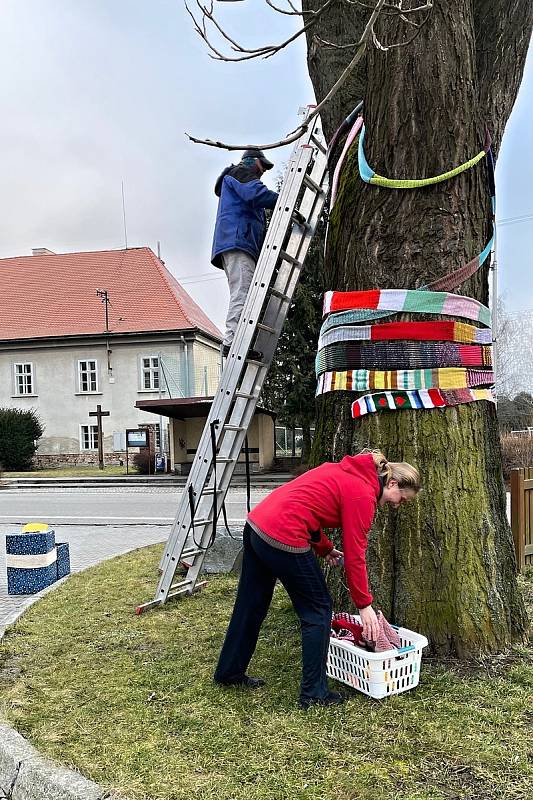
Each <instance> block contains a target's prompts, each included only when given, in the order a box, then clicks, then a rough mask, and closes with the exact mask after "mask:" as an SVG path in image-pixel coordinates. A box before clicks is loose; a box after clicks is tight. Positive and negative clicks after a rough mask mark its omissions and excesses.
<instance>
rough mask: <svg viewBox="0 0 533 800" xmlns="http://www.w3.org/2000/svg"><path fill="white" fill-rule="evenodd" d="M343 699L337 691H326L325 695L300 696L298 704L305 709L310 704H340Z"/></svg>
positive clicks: (309, 706)
mask: <svg viewBox="0 0 533 800" xmlns="http://www.w3.org/2000/svg"><path fill="white" fill-rule="evenodd" d="M345 699H346V698H345V697H343V695H342V694H339V692H328V694H327V695H326V696H325V697H300V700H299V701H298V705H299V706H300V708H303V710H304V711H307V709H308V708H311V706H340V705H341V704H342V703H344V701H345Z"/></svg>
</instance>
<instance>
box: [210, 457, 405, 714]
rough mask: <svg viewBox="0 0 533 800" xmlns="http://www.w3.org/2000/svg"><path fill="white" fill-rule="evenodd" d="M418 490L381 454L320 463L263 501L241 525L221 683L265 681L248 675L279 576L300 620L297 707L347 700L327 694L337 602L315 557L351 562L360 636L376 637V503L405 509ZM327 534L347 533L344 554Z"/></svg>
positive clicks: (348, 564)
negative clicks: (369, 560)
mask: <svg viewBox="0 0 533 800" xmlns="http://www.w3.org/2000/svg"><path fill="white" fill-rule="evenodd" d="M419 489H420V476H419V474H418V471H417V470H416V469H415V468H414V467H412V466H411V465H410V464H407V463H405V462H402V463H396V462H387V460H386V459H385V457H384V455H383V454H382V453H379V452H376V451H374V452H370V453H361V454H360V455H357V456H345V457H344V458H343V459H342V461H340V462H339V463H338V464H334V463H326V464H322V465H321V466H320V467H316V468H315V469H311V470H309V471H308V472H306V473H304V474H303V475H301V476H300V477H299V478H295V479H294V480H292V481H289V483H286V484H285V485H283V486H280V487H279V488H277V489H275V490H274V491H273V492H272V493H271V494H270V495H269V496H268V497H266V498H265V499H264V500H262V501H261V503H259V505H257V506H256V507H255V508H254V509H253V510H252V511H251V512H250V514H249V515H248V518H247V522H246V525H245V527H244V532H243V544H244V556H243V562H242V570H241V577H240V581H239V587H238V590H237V598H236V600H235V606H234V609H233V614H232V617H231V621H230V624H229V627H228V631H227V633H226V638H225V640H224V644H223V647H222V652H221V653H220V658H219V661H218V666H217V669H216V672H215V676H214V679H215V682H216V683H219V684H222V685H225V686H246V687H249V688H257V687H259V686H263V684H264V681H263V680H262V679H261V678H252V677H250V676H248V675H246V669H247V667H248V664H249V663H250V660H251V658H252V655H253V653H254V650H255V646H256V644H257V639H258V636H259V630H260V628H261V625H262V623H263V620H264V619H265V617H266V614H267V611H268V608H269V606H270V602H271V600H272V594H273V592H274V586H275V583H276V580H277V579H278V580H279V581H280V582H281V583H282V584H283V586H284V587H285V589H286V590H287V593H288V594H289V597H290V598H291V601H292V604H293V607H294V610H295V611H296V613H297V615H298V617H299V618H300V625H301V630H302V685H301V690H300V700H299V702H300V706H301V707H302V708H308V707H309V706H311V705H332V704H337V703H341V702H342V701H343V697H342V695H340V694H338V693H336V692H330V691H329V689H328V683H327V678H326V661H327V654H328V647H329V635H330V627H331V614H332V601H331V596H330V594H329V591H328V588H327V586H326V582H325V580H324V575H323V573H322V570H321V569H320V567H319V565H318V562H317V560H316V558H315V555H314V553H316V554H317V555H321V556H324V558H325V561H326V563H328V564H330V565H332V566H336V565H337V564H338V563H339V561H340V559H341V558H344V568H345V570H346V577H347V580H348V588H349V590H350V594H351V596H352V600H353V602H354V604H355V605H356V607H357V608H358V609H359V614H360V616H361V622H362V625H363V636H364V637H365V638H366V639H370V640H374V641H375V640H376V639H377V634H378V620H377V616H376V613H375V611H374V609H373V608H372V595H371V594H370V591H369V588H368V577H367V570H366V561H365V554H366V546H367V536H368V532H369V530H370V527H371V525H372V520H373V518H374V514H375V512H376V508H377V506H378V505H379V506H384V505H386V504H389V505H391V506H393V507H394V508H398V507H399V506H400V505H401V504H402V503H405V502H407V501H408V500H412V499H413V498H414V497H415V496H416V494H417V492H418V491H419ZM322 528H342V542H343V551H340V550H336V549H335V548H334V546H333V544H332V543H331V542H330V541H329V539H328V538H327V537H326V536H325V534H324V532H323V530H322ZM313 551H314V552H313Z"/></svg>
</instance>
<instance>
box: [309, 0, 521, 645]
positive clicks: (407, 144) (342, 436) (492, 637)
mask: <svg viewBox="0 0 533 800" xmlns="http://www.w3.org/2000/svg"><path fill="white" fill-rule="evenodd" d="M319 5H320V3H317V2H315V1H314V0H307V2H304V7H305V8H306V9H307V8H316V7H318V6H319ZM404 8H405V3H404ZM354 9H355V10H354ZM368 13H369V12H368V10H363V9H357V7H354V6H351V5H350V6H347V5H346V4H345V3H343V2H342V0H339V4H338V5H337V6H336V7H335V8H334V9H333V10H332V13H331V15H330V17H329V18H327V19H326V20H324V22H323V30H322V29H318V30H317V29H315V30H314V35H315V37H316V35H318V36H320V37H322V38H323V39H329V41H331V40H332V36H334V35H335V31H336V30H337V29H338V27H339V22H340V21H341V22H342V25H341V30H342V35H343V36H344V37H346V36H348V40H349V41H355V40H357V38H358V36H359V35H360V33H361V30H362V24H363V20H364V18H365V17H366V16H368ZM532 24H533V4H531V3H530V2H526V0H520V2H514V3H510V4H509V3H504V2H503V0H501V2H495V0H492V1H491V2H481V0H479V1H478V2H472V0H457V2H455V3H453V4H450V3H447V2H444V1H443V0H436V2H435V4H434V8H433V11H432V13H431V16H430V18H429V21H428V23H427V24H426V25H425V26H424V27H423V28H422V30H421V32H420V34H419V35H418V36H417V38H416V39H415V40H414V41H413V42H411V43H410V44H409V45H408V46H406V47H400V48H393V49H391V50H388V51H387V52H383V51H380V50H377V49H369V51H368V55H367V56H366V58H365V60H364V63H362V64H361V65H360V66H359V67H358V69H357V71H356V73H355V74H354V75H353V76H352V78H351V81H350V83H349V85H348V86H347V87H346V89H345V91H344V94H343V96H342V102H341V101H339V102H338V103H337V105H336V106H335V107H333V109H330V110H328V112H326V114H325V115H324V118H323V125H324V130H325V132H326V135H327V136H328V138H329V137H331V134H332V132H333V131H334V129H335V128H336V127H337V126H338V125H339V124H340V122H341V121H342V119H343V118H344V117H345V116H346V115H347V114H348V113H349V112H350V111H351V109H352V108H353V107H354V106H355V104H356V103H357V101H358V100H359V99H363V98H364V103H365V105H364V116H365V125H366V130H367V134H366V137H365V150H366V156H367V159H368V162H369V164H370V165H371V166H372V168H373V169H375V170H376V172H378V173H379V174H380V175H386V176H389V177H395V178H421V177H425V176H431V175H436V174H439V173H442V172H445V171H447V170H449V169H451V168H452V167H454V166H456V165H458V164H461V163H463V162H464V161H466V160H467V159H469V158H471V157H472V156H473V155H475V154H476V153H477V152H479V150H480V149H481V148H482V145H483V139H484V136H485V129H486V126H489V128H490V131H491V133H492V135H493V139H494V143H495V146H497V145H498V144H499V142H500V140H501V135H502V133H503V128H504V126H505V123H506V121H507V118H508V116H509V114H510V111H511V108H512V106H513V103H514V100H515V97H516V92H517V90H518V86H519V83H520V78H521V74H522V70H523V65H524V60H525V55H526V50H527V43H528V41H529V37H530V33H531V28H532ZM411 32H412V29H411V28H406V26H405V25H404V23H402V22H401V21H398V20H396V18H391V17H386V18H383V21H380V23H379V26H378V29H377V33H378V36H379V38H380V40H381V41H382V42H383V43H385V44H387V43H392V42H398V41H402V40H404V39H406V38H407V37H408V36H409V35H411ZM308 44H309V69H310V75H311V78H312V80H313V83H314V86H315V91H316V93H317V99H318V100H320V99H321V97H322V96H323V95H324V93H325V92H326V91H327V89H328V88H329V86H330V85H331V84H332V83H333V82H334V79H335V77H336V75H333V74H331V72H330V70H331V69H334V70H336V72H337V74H338V72H339V70H340V69H341V68H342V66H343V64H342V61H343V59H344V64H345V63H347V61H349V59H350V57H351V53H350V51H344V50H337V51H334V55H332V53H331V51H329V52H328V51H327V50H326V49H325V48H324V47H323V46H322V45H320V44H319V43H318V42H317V39H316V38H313V35H310V37H309V40H308ZM363 87H364V92H363ZM490 219H491V211H490V200H489V196H488V191H487V176H486V167H485V165H484V162H483V161H482V162H480V164H478V165H477V166H476V167H474V168H472V169H470V170H468V171H467V172H465V173H462V174H461V175H459V176H457V177H456V178H454V179H452V180H450V181H446V182H444V183H440V184H437V185H435V186H431V187H427V188H423V189H414V190H397V189H388V188H381V187H376V186H371V185H367V184H365V183H363V182H362V181H361V180H360V178H359V173H358V167H357V153H356V148H353V149H352V151H351V154H350V157H349V158H348V160H347V161H346V163H345V166H344V169H343V174H342V180H341V184H340V189H339V195H338V198H337V201H336V204H335V207H334V209H333V211H332V213H331V217H330V228H329V233H328V249H327V252H326V262H325V273H326V283H327V285H328V287H329V288H330V289H337V290H347V289H369V288H376V287H379V288H382V289H385V288H408V289H414V288H417V287H419V286H421V285H423V284H424V283H427V282H429V281H430V280H432V279H434V278H437V277H440V276H442V275H445V274H446V273H447V272H450V271H452V270H453V269H456V268H457V267H459V266H460V265H461V264H463V263H465V262H466V261H469V260H470V259H471V258H472V257H473V256H474V255H475V254H476V253H479V252H480V251H481V250H482V249H483V247H484V246H485V244H486V242H487V241H488V240H489V238H490V235H491V222H490ZM456 291H457V292H458V293H460V294H466V295H469V296H472V297H475V298H477V299H478V300H480V301H481V302H483V303H487V302H488V267H487V266H484V267H483V268H482V269H481V270H479V271H478V273H477V274H476V275H475V276H473V278H471V279H470V280H469V281H467V282H466V283H464V284H463V285H462V286H461V287H460V288H459V289H457V290H456ZM404 318H406V317H404ZM423 318H424V317H421V316H420V315H417V317H416V319H423ZM434 318H435V317H433V319H434ZM393 319H398V317H395V318H393ZM358 396H360V395H356V394H347V393H344V392H334V393H331V394H329V395H326V396H323V397H322V398H319V404H318V405H319V409H318V422H317V430H316V433H315V439H314V446H313V458H314V461H315V462H318V461H323V460H326V459H333V460H337V459H339V458H340V457H342V455H344V454H345V453H353V452H357V451H358V450H360V449H362V448H363V447H379V448H380V449H382V450H383V451H384V452H385V453H386V455H387V456H388V458H389V459H390V460H393V461H401V460H406V461H409V462H411V463H414V464H415V465H417V466H418V468H419V469H420V472H421V475H422V479H423V484H424V491H423V492H421V494H420V496H419V500H418V501H417V502H416V503H412V504H411V505H409V506H406V507H403V508H402V509H401V510H400V511H398V512H390V513H389V514H388V515H387V514H386V513H383V514H382V513H380V514H379V515H378V518H377V520H376V523H375V525H374V529H373V532H372V534H371V538H370V543H369V551H368V562H369V570H370V577H371V583H372V586H373V589H374V592H375V596H376V602H377V603H379V604H381V606H382V607H383V610H384V612H385V614H386V615H387V614H388V615H390V617H391V618H392V619H394V620H395V621H397V622H399V623H401V624H403V625H406V626H407V627H411V628H414V629H415V630H419V631H423V632H425V633H426V634H428V635H429V637H430V639H431V643H432V647H433V649H434V651H436V652H438V653H441V654H445V653H446V654H448V653H455V654H457V655H459V656H461V657H467V656H470V655H474V654H476V655H477V654H479V653H484V652H495V651H498V650H501V649H503V648H504V647H506V646H507V645H508V644H509V643H510V642H511V640H512V639H516V640H520V639H523V638H524V635H525V631H526V627H527V622H526V615H525V610H524V605H523V602H522V599H521V597H520V594H519V591H518V588H517V583H516V579H515V574H514V554H513V546H512V537H511V532H510V529H509V524H508V522H507V517H506V502H505V501H506V498H505V491H504V484H503V479H502V470H501V452H500V445H499V438H498V430H497V424H496V414H495V410H494V408H493V407H492V405H491V404H489V403H487V402H478V403H472V404H470V405H462V406H457V407H454V408H446V409H444V410H442V409H438V410H426V411H407V410H406V411H401V412H385V413H379V414H371V415H368V416H367V417H364V418H362V419H361V420H359V421H357V422H355V421H354V420H352V419H351V416H350V404H351V402H352V401H353V400H354V399H355V397H358ZM338 601H339V603H342V604H344V605H345V606H346V602H347V598H346V595H345V593H344V595H342V596H339V597H338Z"/></svg>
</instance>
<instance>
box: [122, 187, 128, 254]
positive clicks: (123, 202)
mask: <svg viewBox="0 0 533 800" xmlns="http://www.w3.org/2000/svg"><path fill="white" fill-rule="evenodd" d="M122 218H123V220H124V242H125V243H126V250H127V249H128V231H127V229H126V201H125V199H124V181H122Z"/></svg>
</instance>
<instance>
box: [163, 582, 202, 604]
mask: <svg viewBox="0 0 533 800" xmlns="http://www.w3.org/2000/svg"><path fill="white" fill-rule="evenodd" d="M188 583H192V581H188ZM206 584H207V581H200V583H196V584H195V585H194V588H193V590H192V591H193V592H196V591H198V589H201V588H202V586H205V585H206ZM190 591H191V590H190V589H189V588H188V587H187V586H184V587H183V588H182V589H178V590H177V591H176V592H172V594H171V593H170V592H169V594H167V600H171V599H172V598H173V597H177V596H178V595H179V594H183V592H190Z"/></svg>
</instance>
